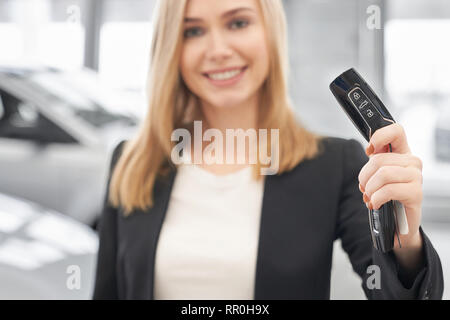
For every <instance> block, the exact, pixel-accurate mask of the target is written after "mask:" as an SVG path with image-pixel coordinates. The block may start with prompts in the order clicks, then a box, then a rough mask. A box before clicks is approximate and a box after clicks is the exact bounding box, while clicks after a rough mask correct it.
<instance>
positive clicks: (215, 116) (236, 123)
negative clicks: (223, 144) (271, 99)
mask: <svg viewBox="0 0 450 320" xmlns="http://www.w3.org/2000/svg"><path fill="white" fill-rule="evenodd" d="M258 105H259V103H258V98H257V97H256V96H255V97H252V98H251V99H249V100H247V101H245V102H244V103H242V104H239V105H235V106H230V107H225V108H218V107H215V106H213V105H209V104H206V103H202V104H201V109H202V113H203V116H204V119H205V122H206V123H203V128H204V130H206V129H209V128H214V129H218V130H220V131H221V132H222V134H223V135H224V136H225V133H226V129H243V130H247V129H250V128H253V129H256V130H257V127H258Z"/></svg>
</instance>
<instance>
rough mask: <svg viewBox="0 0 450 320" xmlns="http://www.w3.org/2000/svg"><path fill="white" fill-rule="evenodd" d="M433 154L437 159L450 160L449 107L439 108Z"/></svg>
mask: <svg viewBox="0 0 450 320" xmlns="http://www.w3.org/2000/svg"><path fill="white" fill-rule="evenodd" d="M435 154H436V158H437V159H438V160H441V161H446V162H450V108H447V109H442V110H441V112H440V115H439V119H438V120H437V123H436V129H435Z"/></svg>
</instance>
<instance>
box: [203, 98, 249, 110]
mask: <svg viewBox="0 0 450 320" xmlns="http://www.w3.org/2000/svg"><path fill="white" fill-rule="evenodd" d="M246 101H248V98H247V99H245V98H243V97H240V98H237V97H230V96H228V97H227V96H224V97H223V98H221V99H214V100H212V99H211V100H208V104H209V105H211V106H213V107H215V108H220V109H222V108H233V107H235V106H241V105H242V104H244V103H245V102H246Z"/></svg>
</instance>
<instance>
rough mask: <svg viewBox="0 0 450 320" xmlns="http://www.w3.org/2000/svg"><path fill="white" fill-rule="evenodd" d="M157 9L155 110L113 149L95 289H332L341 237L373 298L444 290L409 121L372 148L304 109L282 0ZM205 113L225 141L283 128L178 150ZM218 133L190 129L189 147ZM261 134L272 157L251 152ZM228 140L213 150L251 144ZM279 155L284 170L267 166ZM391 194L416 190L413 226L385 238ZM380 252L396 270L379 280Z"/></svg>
mask: <svg viewBox="0 0 450 320" xmlns="http://www.w3.org/2000/svg"><path fill="white" fill-rule="evenodd" d="M157 13H158V15H157V19H156V25H155V28H154V30H155V31H154V37H153V43H152V50H151V64H150V73H149V78H148V80H149V82H148V83H149V90H148V94H149V112H148V114H147V117H146V119H145V121H144V123H143V125H142V127H141V130H140V132H139V133H138V134H137V135H136V137H135V138H134V139H132V140H131V141H128V142H126V143H121V144H120V145H119V146H118V147H117V148H116V150H115V152H114V154H113V159H112V164H111V179H110V181H109V187H108V190H109V192H108V194H107V197H106V201H105V207H104V212H103V215H102V221H101V230H100V248H99V256H98V266H97V277H96V284H95V292H94V298H96V299H305V298H306V299H328V298H329V286H330V270H331V260H332V248H333V241H334V240H335V239H337V238H340V239H341V240H342V245H343V248H344V250H345V251H346V252H347V253H348V255H349V257H350V260H351V262H352V265H353V268H354V270H355V271H356V272H357V273H358V274H359V275H360V276H361V278H362V279H363V282H362V287H363V290H364V291H365V293H366V295H367V297H368V298H373V299H375V298H382V299H395V298H399V299H415V298H417V299H422V298H424V299H428V298H432V299H439V298H441V296H442V290H443V277H442V268H441V264H440V261H439V257H438V255H437V253H436V251H435V250H434V249H433V246H432V245H431V243H430V241H429V239H428V238H427V237H426V235H425V234H424V233H423V230H422V229H421V228H420V221H421V203H422V187H421V179H422V175H421V168H422V164H421V161H420V159H418V158H417V157H415V156H413V155H412V154H411V152H410V150H409V147H408V144H407V140H406V137H405V133H404V131H403V129H402V127H401V126H400V125H398V124H395V125H391V126H389V127H385V128H383V129H381V130H379V131H377V132H376V133H375V134H374V135H373V137H372V139H371V141H370V145H369V147H368V148H367V149H366V153H367V155H368V156H369V157H370V159H368V158H367V156H366V155H365V154H364V152H363V150H362V148H361V145H360V144H359V143H358V142H357V141H356V140H345V139H339V138H333V137H320V136H318V135H316V134H313V133H311V132H309V131H308V130H306V129H305V128H303V127H302V126H301V125H300V124H299V123H298V122H297V121H296V120H295V118H294V115H293V113H292V111H291V107H290V103H289V99H288V95H287V83H286V73H287V58H286V52H287V50H286V39H285V35H286V33H285V17H284V12H283V8H282V4H281V1H280V0H229V1H222V0H209V1H201V0H163V1H160V2H159V7H158V10H157ZM195 121H201V122H200V123H201V124H202V127H201V129H200V136H202V137H203V138H204V135H203V134H204V133H205V132H206V131H204V130H206V129H213V130H214V131H213V132H215V133H216V138H215V139H214V141H213V142H211V144H213V143H215V142H216V139H218V138H217V137H219V136H220V134H222V136H225V134H226V133H227V130H230V129H239V128H240V129H243V130H250V132H251V130H252V129H254V130H256V129H270V131H268V132H270V136H271V137H272V135H275V134H276V135H277V136H278V139H271V138H270V139H265V140H264V141H265V143H263V144H260V143H259V142H260V140H261V137H262V135H261V136H260V134H258V135H257V139H256V140H255V139H254V135H253V139H252V138H251V137H250V138H249V143H248V144H247V145H245V152H244V155H243V159H244V161H241V162H237V161H234V162H232V163H223V161H222V162H221V161H215V162H214V161H213V162H211V161H195V162H194V164H186V163H183V162H182V161H181V162H179V161H177V160H179V158H177V157H176V156H174V154H176V153H178V150H177V149H174V147H175V142H176V141H172V140H174V139H173V138H174V136H173V133H174V132H175V130H178V129H181V130H184V131H183V132H189V133H191V134H193V135H194V139H198V136H197V138H196V137H195V134H196V133H197V134H198V129H195V125H194V124H196V123H199V122H195ZM273 130H276V131H273ZM247 132H248V131H247ZM259 132H260V133H261V132H262V131H259ZM203 140H205V139H203ZM207 140H208V139H207ZM210 140H212V139H210ZM257 142H258V143H257ZM389 143H390V144H391V145H392V148H393V153H385V151H386V148H385V146H387V145H388V144H389ZM194 145H195V143H194ZM208 145H209V144H207V143H206V142H205V141H202V142H201V145H200V146H199V145H198V144H197V146H194V147H193V146H192V144H189V143H188V144H186V146H187V147H186V148H184V149H183V152H182V156H183V159H184V161H189V159H190V160H192V159H193V158H195V159H198V158H196V157H197V156H199V155H204V154H205V151H207V149H208ZM255 145H256V148H257V149H258V150H259V151H263V150H264V149H266V150H271V157H270V161H268V162H267V161H262V160H261V159H260V158H258V160H257V161H256V162H252V161H250V160H251V151H252V150H253V151H254V150H255V148H254V147H255ZM189 146H190V147H189ZM215 147H216V148H214V152H211V153H210V155H211V154H214V156H217V155H221V154H223V153H224V152H227V151H230V149H231V150H232V151H233V150H236V148H237V147H236V146H235V145H231V146H230V145H229V144H226V143H225V145H221V144H216V145H215ZM174 150H176V151H177V152H174ZM208 151H211V150H208ZM185 152H186V154H184V153H185ZM274 155H275V157H274ZM274 164H276V166H272V165H274ZM268 166H272V169H273V168H274V167H275V169H276V172H275V173H276V174H273V175H263V174H261V172H263V171H261V169H263V168H267V167H268ZM272 173H273V172H272ZM358 182H359V190H360V191H359V190H358ZM360 192H361V193H363V195H361V193H360ZM361 196H363V199H361ZM391 199H392V200H399V201H401V202H402V203H403V205H404V207H405V209H406V213H407V219H408V222H409V233H408V234H407V235H400V241H401V244H402V247H401V248H400V247H399V246H398V244H396V246H395V248H394V250H393V251H391V252H390V253H388V254H383V253H380V252H378V251H377V250H376V249H374V248H373V246H372V243H371V239H370V233H369V229H368V221H367V208H366V207H365V206H364V202H366V206H367V207H370V208H375V209H377V208H379V207H380V206H381V205H382V204H383V203H385V202H387V201H388V200H391ZM373 265H375V266H378V267H379V270H380V276H381V280H380V283H378V284H377V283H375V285H368V283H369V282H370V281H369V280H370V279H369V276H370V275H371V273H370V272H368V270H372V269H371V268H370V266H373Z"/></svg>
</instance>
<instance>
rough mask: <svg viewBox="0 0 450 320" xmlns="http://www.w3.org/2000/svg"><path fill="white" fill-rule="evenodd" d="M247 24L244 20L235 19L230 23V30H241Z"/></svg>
mask: <svg viewBox="0 0 450 320" xmlns="http://www.w3.org/2000/svg"><path fill="white" fill-rule="evenodd" d="M248 24H249V22H248V21H247V20H245V19H236V20H233V21H232V22H231V23H230V27H231V29H242V28H245V27H246V26H247V25H248Z"/></svg>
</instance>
